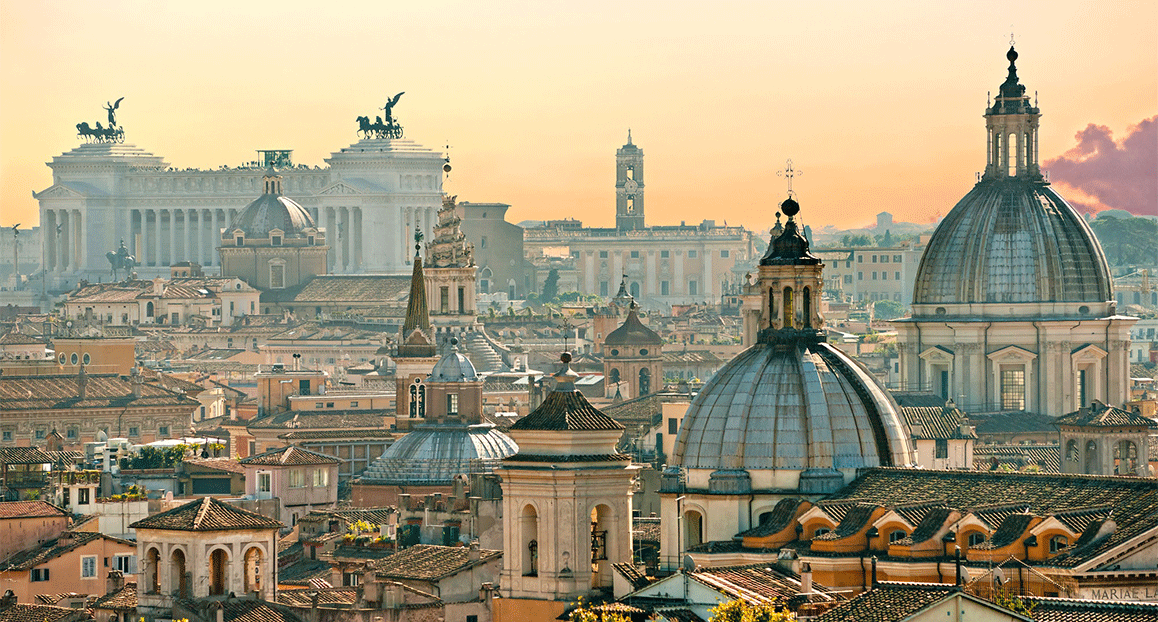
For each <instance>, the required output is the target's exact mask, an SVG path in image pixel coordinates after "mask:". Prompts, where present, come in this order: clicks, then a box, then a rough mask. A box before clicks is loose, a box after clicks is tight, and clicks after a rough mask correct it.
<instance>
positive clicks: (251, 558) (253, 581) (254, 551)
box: [245, 546, 264, 594]
mask: <svg viewBox="0 0 1158 622" xmlns="http://www.w3.org/2000/svg"><path fill="white" fill-rule="evenodd" d="M262 561H264V556H263V555H262V554H261V549H259V548H257V547H256V546H252V547H250V548H249V550H248V551H246V552H245V593H246V594H248V593H250V592H261V566H262Z"/></svg>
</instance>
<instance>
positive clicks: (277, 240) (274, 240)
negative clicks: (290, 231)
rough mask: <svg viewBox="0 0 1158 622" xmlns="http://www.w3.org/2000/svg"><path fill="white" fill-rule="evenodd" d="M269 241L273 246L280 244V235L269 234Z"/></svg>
mask: <svg viewBox="0 0 1158 622" xmlns="http://www.w3.org/2000/svg"><path fill="white" fill-rule="evenodd" d="M269 243H270V244H271V245H273V246H281V236H280V235H271V236H269Z"/></svg>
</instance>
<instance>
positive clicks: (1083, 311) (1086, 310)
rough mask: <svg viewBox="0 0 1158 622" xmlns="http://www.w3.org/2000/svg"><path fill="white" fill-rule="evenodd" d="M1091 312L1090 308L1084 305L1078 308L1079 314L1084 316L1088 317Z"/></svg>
mask: <svg viewBox="0 0 1158 622" xmlns="http://www.w3.org/2000/svg"><path fill="white" fill-rule="evenodd" d="M1089 312H1090V308H1089V307H1087V306H1086V305H1082V306H1080V307H1078V313H1081V314H1082V315H1086V314H1088V313H1089Z"/></svg>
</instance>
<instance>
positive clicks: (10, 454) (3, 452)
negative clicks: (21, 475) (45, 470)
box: [0, 447, 52, 464]
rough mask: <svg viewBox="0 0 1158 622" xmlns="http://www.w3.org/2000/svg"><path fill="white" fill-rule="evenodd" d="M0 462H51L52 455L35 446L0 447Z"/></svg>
mask: <svg viewBox="0 0 1158 622" xmlns="http://www.w3.org/2000/svg"><path fill="white" fill-rule="evenodd" d="M0 464H52V456H49V455H48V454H46V453H44V452H43V451H40V449H39V448H36V447H0Z"/></svg>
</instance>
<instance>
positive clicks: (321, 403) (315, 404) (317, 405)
mask: <svg viewBox="0 0 1158 622" xmlns="http://www.w3.org/2000/svg"><path fill="white" fill-rule="evenodd" d="M325 407H326V405H325V403H323V402H314V408H325Z"/></svg>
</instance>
